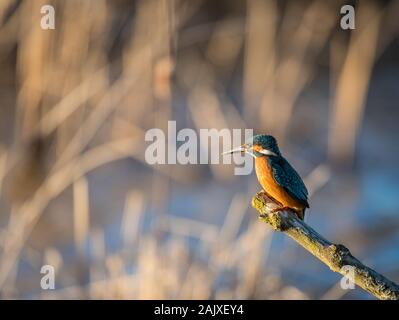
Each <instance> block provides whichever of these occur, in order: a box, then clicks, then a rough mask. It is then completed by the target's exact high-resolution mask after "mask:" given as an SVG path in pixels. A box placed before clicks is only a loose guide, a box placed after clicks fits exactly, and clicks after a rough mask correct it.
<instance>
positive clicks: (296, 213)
mask: <svg viewBox="0 0 399 320" xmlns="http://www.w3.org/2000/svg"><path fill="white" fill-rule="evenodd" d="M279 211H289V212H292V213H293V214H295V216H297V217H298V218H300V216H301V215H300V213H298V211H296V210H295V209H293V208H290V207H279V208H275V209H273V210H271V211H270V213H276V212H279Z"/></svg>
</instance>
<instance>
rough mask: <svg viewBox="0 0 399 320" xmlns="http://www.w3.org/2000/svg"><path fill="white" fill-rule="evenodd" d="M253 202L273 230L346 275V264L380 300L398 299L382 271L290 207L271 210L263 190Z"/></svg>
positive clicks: (395, 287) (398, 288)
mask: <svg viewBox="0 0 399 320" xmlns="http://www.w3.org/2000/svg"><path fill="white" fill-rule="evenodd" d="M252 206H253V207H254V208H255V209H256V210H258V211H259V214H260V217H259V218H260V220H262V221H264V222H266V223H268V224H270V225H271V226H272V228H273V229H274V230H277V231H281V232H284V233H285V234H287V235H288V236H290V237H291V238H292V239H294V240H295V241H296V242H297V243H299V244H300V245H301V246H302V247H304V248H305V249H306V250H308V251H309V252H310V253H311V254H313V255H314V256H315V257H316V258H318V259H319V260H321V261H322V262H324V263H325V264H326V265H327V266H328V267H329V268H330V269H331V270H332V271H334V272H339V273H341V274H342V275H347V272H348V268H343V267H344V266H350V267H352V270H354V282H355V283H356V284H357V285H358V286H359V287H361V288H363V289H364V290H366V291H367V292H369V293H371V294H372V295H373V296H375V297H377V298H378V299H381V300H399V286H398V285H397V284H395V283H394V282H392V281H390V280H388V279H387V278H385V277H384V276H383V275H381V274H379V273H378V272H376V271H374V270H373V269H371V268H369V267H367V266H365V265H364V264H363V263H361V262H360V261H359V260H358V259H356V258H355V257H354V256H353V255H352V254H351V253H350V251H349V250H348V249H347V248H346V247H345V246H343V245H341V244H334V243H331V242H330V241H328V240H326V239H325V238H323V237H322V236H321V235H320V234H318V233H317V232H316V231H315V230H313V229H312V228H311V227H310V226H308V225H307V224H306V223H305V222H303V221H302V220H300V219H298V218H297V217H296V216H295V215H294V214H293V213H291V212H289V211H273V210H276V209H277V208H278V205H277V204H275V203H274V202H273V201H272V200H271V199H270V198H269V197H268V196H267V195H266V194H265V193H264V192H263V191H261V192H259V193H257V194H256V195H255V196H254V197H253V198H252Z"/></svg>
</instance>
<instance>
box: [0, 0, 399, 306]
mask: <svg viewBox="0 0 399 320" xmlns="http://www.w3.org/2000/svg"><path fill="white" fill-rule="evenodd" d="M339 3H340V2H335V3H334V4H333V3H332V2H323V1H304V2H303V3H302V2H301V3H300V4H299V2H297V1H286V2H285V4H286V5H285V6H281V4H280V2H277V1H273V0H271V1H261V0H248V1H232V2H231V3H229V4H227V3H225V5H226V8H227V9H228V10H227V13H225V14H220V16H219V17H218V18H217V19H214V20H212V19H209V20H207V18H208V17H207V14H209V12H208V11H207V8H208V7H209V8H210V9H209V10H212V8H213V6H212V3H211V2H206V1H179V0H173V1H166V0H150V1H135V2H133V3H132V2H130V1H123V0H119V1H106V0H95V1H94V0H87V1H83V2H82V1H77V0H70V1H57V0H52V1H43V0H31V1H14V0H3V1H1V2H0V65H1V66H3V65H8V66H11V70H12V72H13V75H14V77H13V79H15V81H14V80H13V79H1V80H2V81H5V82H7V81H8V82H9V88H12V90H9V93H8V94H11V95H12V101H13V103H12V104H3V103H1V101H0V105H1V106H0V107H1V108H2V114H3V116H4V119H6V120H5V121H2V122H1V123H2V125H6V126H7V128H6V129H7V130H6V131H7V134H6V135H4V138H3V136H2V141H0V143H1V148H0V192H1V199H0V205H1V215H0V218H1V225H0V248H1V250H0V252H1V256H0V292H1V295H2V297H7V298H18V297H28V296H29V297H35V298H36V297H40V298H46V299H54V298H126V299H148V298H153V299H154V298H156V299H158V298H159V299H161V298H185V299H207V298H222V299H225V298H242V299H244V298H283V299H284V298H299V299H306V298H309V297H310V296H309V295H308V294H306V293H304V292H301V290H299V289H297V288H294V287H293V286H291V285H288V284H285V283H284V281H283V279H282V278H281V277H280V275H279V274H276V273H274V272H273V271H269V270H265V268H264V266H265V263H266V261H267V259H268V248H269V247H270V245H271V233H270V232H269V231H268V230H265V229H264V227H263V226H261V225H259V224H257V223H256V221H252V222H251V223H249V225H248V226H246V227H245V228H243V226H245V225H246V224H245V216H246V214H248V212H247V208H248V204H247V202H246V201H247V200H248V199H250V195H249V194H247V193H237V194H235V195H234V196H233V198H232V201H231V203H230V205H229V208H227V209H226V210H227V213H226V216H225V219H224V222H223V223H222V225H221V226H219V225H216V224H211V223H208V222H204V221H201V219H198V220H197V219H193V218H191V217H180V216H177V215H174V214H173V212H169V211H170V210H169V208H170V200H169V198H170V196H171V195H172V193H173V190H172V187H171V186H172V184H179V185H180V184H181V185H184V186H187V188H188V187H189V186H193V185H196V184H198V183H202V182H203V181H204V180H205V179H206V177H207V173H205V172H206V171H207V170H208V169H209V174H210V175H211V177H212V179H215V180H217V181H220V182H222V183H223V182H225V181H228V180H230V181H231V179H233V178H232V166H222V165H210V166H209V168H206V169H204V168H203V167H202V168H200V167H199V166H198V167H194V166H190V167H185V166H178V165H173V166H151V167H149V166H148V165H147V164H146V162H145V159H144V150H145V144H144V134H145V132H146V130H148V129H149V128H153V127H158V128H163V129H165V128H166V125H167V121H168V120H171V119H176V120H177V122H178V125H179V126H182V127H194V128H195V129H197V130H199V129H201V128H216V129H223V128H242V129H244V128H254V129H255V130H256V131H258V132H268V133H270V134H273V135H276V136H277V137H278V138H279V140H280V141H281V144H282V145H284V146H285V147H286V148H289V147H290V146H291V144H290V143H289V139H288V137H290V128H291V124H292V122H293V121H295V120H296V119H294V113H295V111H296V110H295V108H296V105H297V101H298V99H299V97H300V95H301V93H302V92H303V91H304V89H306V86H307V85H309V83H310V82H311V81H312V80H313V77H314V75H315V74H316V73H317V72H318V68H319V67H320V66H319V64H318V61H319V60H323V59H324V58H323V57H324V56H325V55H326V52H328V54H329V59H324V60H329V62H328V67H329V68H330V69H331V78H332V81H331V82H332V84H333V85H332V86H331V101H333V103H332V105H331V109H330V112H331V117H330V118H331V119H329V120H327V121H326V120H324V119H315V120H314V121H315V122H317V121H324V122H323V126H324V128H330V129H329V130H327V129H326V130H325V131H326V135H325V136H323V137H324V138H325V140H326V142H327V141H328V153H329V155H330V159H329V160H334V159H336V158H339V159H345V160H346V161H349V162H350V161H352V160H353V156H354V150H355V147H356V135H357V132H358V130H359V127H360V125H361V121H362V113H363V110H364V105H365V99H366V95H367V88H368V84H369V80H370V75H371V72H372V67H373V64H374V62H375V59H376V55H377V54H378V52H377V49H378V48H377V43H378V40H379V39H380V38H381V33H382V31H381V23H382V22H384V23H387V21H391V22H392V21H394V20H395V19H396V17H395V15H392V12H391V11H390V10H392V8H394V9H395V10H396V11H397V10H398V8H397V6H396V7H395V6H392V5H391V7H390V10H388V9H385V8H382V7H380V6H377V5H375V3H374V2H372V1H365V2H364V3H363V2H362V3H361V5H360V6H359V12H358V16H357V23H358V28H357V29H356V31H355V32H352V33H351V36H350V39H349V40H348V39H346V38H345V36H343V35H342V31H340V30H337V27H336V26H337V24H338V22H337V12H338V10H339ZM43 4H52V5H54V6H55V9H56V14H57V16H56V29H55V30H53V31H49V30H46V31H44V30H41V29H40V27H39V21H40V17H41V16H40V7H41V5H43ZM237 12H239V13H237ZM210 20H212V21H210ZM390 32H391V34H396V33H395V32H397V30H396V29H395V28H394V27H392V28H391V29H390ZM331 39H333V40H331ZM384 39H385V41H386V42H385V43H388V42H389V41H391V40H392V39H394V37H393V36H391V37H385V38H384ZM330 40H331V41H332V42H330ZM0 77H1V76H0ZM237 78H238V79H239V80H238V81H237V80H236V79H237ZM0 90H3V89H2V88H0ZM240 90H242V92H243V94H242V101H243V103H240V100H241V98H237V97H235V95H234V94H232V93H231V92H232V91H233V92H236V91H240ZM182 106H183V107H182ZM186 106H187V107H186ZM309 126H311V124H309ZM2 132H3V131H2ZM304 132H306V130H304ZM304 139H305V138H304ZM36 143H39V145H40V146H44V148H36V147H35V146H37V145H36ZM29 150H33V151H32V152H29ZM127 158H130V159H131V160H132V161H131V163H130V164H131V165H132V169H133V168H136V169H137V168H139V171H140V172H142V173H143V174H144V175H145V177H146V179H142V176H140V177H137V179H133V180H134V181H131V185H129V186H128V187H127V188H125V189H123V188H121V189H120V190H117V191H115V192H118V193H121V194H122V195H123V197H122V198H123V199H124V201H125V202H124V203H122V204H121V206H123V209H122V211H123V213H122V218H121V227H120V228H119V229H118V230H119V235H118V239H121V247H120V248H119V249H118V250H117V251H116V252H115V251H114V252H109V250H108V249H107V245H108V244H107V236H106V234H107V231H106V226H102V225H100V226H99V224H98V223H96V222H95V221H96V215H97V214H98V211H99V210H98V208H97V206H98V204H97V201H98V200H99V199H98V197H102V196H99V195H97V194H96V193H95V192H96V191H95V190H92V189H91V183H90V181H91V179H92V178H93V177H96V176H97V175H99V173H98V171H99V170H98V169H99V168H100V167H102V166H105V165H107V164H115V163H118V161H121V160H122V159H127ZM306 169H307V171H308V172H311V173H310V175H309V176H308V178H307V184H308V185H309V189H310V190H311V193H312V194H314V193H315V192H316V191H317V190H318V189H319V188H321V187H322V186H324V185H325V184H326V183H327V182H328V181H329V179H330V177H331V171H330V170H331V169H330V162H329V161H328V162H326V163H321V164H319V165H318V166H316V168H313V169H312V168H310V167H308V168H306ZM110 188H111V186H110ZM10 190H11V191H10ZM12 190H15V191H12ZM193 190H194V189H193ZM71 194H72V196H71ZM112 194H114V193H113V190H109V192H108V194H106V195H105V197H106V198H107V201H110V202H112V201H114V200H113V199H112ZM202 200H203V201H204V202H205V203H207V202H208V201H209V200H208V199H206V198H204V199H202ZM248 201H249V200H248ZM54 203H61V204H62V205H65V207H66V208H68V207H71V208H72V209H71V212H70V217H68V219H69V220H70V222H71V224H70V225H65V226H64V231H65V233H67V234H68V239H69V240H70V242H71V243H74V247H75V249H76V252H78V253H79V254H77V255H76V257H75V258H76V259H71V260H72V261H66V260H65V259H64V257H63V252H62V250H61V249H59V248H57V245H59V243H58V242H57V241H56V240H57V239H52V241H51V242H49V243H48V244H47V245H46V246H44V247H38V248H33V247H32V246H31V243H32V242H34V241H33V240H34V238H35V237H40V236H41V235H40V234H38V233H36V232H35V230H36V228H37V227H38V225H40V224H41V223H44V222H43V221H44V220H45V216H48V215H52V214H55V212H54V209H51V204H54ZM189 206H190V204H187V208H186V210H187V211H189V210H190V208H189ZM67 212H69V211H68V210H67ZM112 215H114V213H113V212H109V216H112ZM151 219H153V220H155V222H154V223H150V226H146V225H147V224H148V223H147V222H148V221H147V220H151ZM46 228H54V230H57V229H56V226H55V225H54V224H51V223H50V224H49V225H48V224H47V225H46ZM47 230H49V229H47ZM193 239H194V240H195V241H197V244H195V245H192V241H193ZM88 248H89V249H88ZM88 251H89V252H88ZM82 257H83V259H82ZM22 262H27V263H28V264H29V265H31V266H32V268H33V269H35V270H37V269H38V268H39V266H40V264H42V263H48V264H51V265H53V266H55V267H56V272H57V274H58V275H59V278H57V283H58V285H59V286H57V288H56V289H57V290H55V291H51V292H41V291H40V290H39V289H38V283H39V280H38V277H39V276H40V274H39V273H38V274H37V275H36V276H35V277H33V278H30V279H29V280H30V281H28V282H25V281H24V277H26V276H24V274H23V272H22V270H20V267H21V263H22ZM77 265H81V266H82V267H83V268H84V270H86V272H84V273H83V275H82V274H80V273H79V270H81V269H79V267H78V268H77V267H76V266H77ZM333 291H334V289H331V291H329V292H330V293H326V297H328V296H331V295H332V296H334V294H335V293H334V292H333ZM38 292H39V293H38Z"/></svg>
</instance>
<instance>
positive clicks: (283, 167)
mask: <svg viewBox="0 0 399 320" xmlns="http://www.w3.org/2000/svg"><path fill="white" fill-rule="evenodd" d="M235 152H245V153H248V154H250V155H251V156H253V157H254V158H255V170H256V176H257V178H258V181H259V183H260V184H261V186H262V187H263V189H264V190H265V192H266V193H267V195H268V196H269V197H270V198H272V199H273V200H275V202H277V203H278V204H280V205H281V206H282V209H287V210H290V211H293V212H294V213H295V214H296V215H297V216H298V218H300V219H302V220H303V219H304V217H305V210H306V208H309V203H308V190H307V189H306V186H305V184H304V183H303V181H302V179H301V177H300V176H299V174H298V173H297V172H296V171H295V169H294V168H293V167H292V166H291V165H290V164H289V162H288V161H287V160H286V159H285V158H284V157H283V156H282V155H281V153H280V150H279V148H278V145H277V141H276V139H275V138H274V137H272V136H269V135H265V134H260V135H256V136H254V137H253V138H252V139H251V140H250V142H247V143H245V144H243V145H242V146H240V147H238V148H235V149H232V150H230V151H227V152H225V154H226V153H235ZM279 210H281V209H280V208H279Z"/></svg>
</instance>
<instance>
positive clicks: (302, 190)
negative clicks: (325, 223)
mask: <svg viewBox="0 0 399 320" xmlns="http://www.w3.org/2000/svg"><path fill="white" fill-rule="evenodd" d="M268 161H269V164H270V166H271V168H272V171H273V177H274V180H276V182H277V184H278V185H280V186H281V187H283V188H284V189H285V190H286V191H287V192H288V193H289V195H290V196H291V197H293V198H295V199H297V200H298V201H300V202H301V203H303V204H304V205H305V206H306V207H307V208H309V203H308V190H307V189H306V186H305V184H304V183H303V181H302V179H301V177H300V176H299V174H298V173H297V172H296V171H295V169H294V168H293V167H292V166H291V165H290V164H289V163H288V161H287V160H285V159H284V158H283V157H282V156H279V157H269V158H268Z"/></svg>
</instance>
